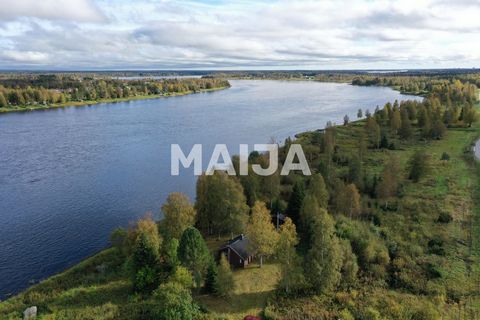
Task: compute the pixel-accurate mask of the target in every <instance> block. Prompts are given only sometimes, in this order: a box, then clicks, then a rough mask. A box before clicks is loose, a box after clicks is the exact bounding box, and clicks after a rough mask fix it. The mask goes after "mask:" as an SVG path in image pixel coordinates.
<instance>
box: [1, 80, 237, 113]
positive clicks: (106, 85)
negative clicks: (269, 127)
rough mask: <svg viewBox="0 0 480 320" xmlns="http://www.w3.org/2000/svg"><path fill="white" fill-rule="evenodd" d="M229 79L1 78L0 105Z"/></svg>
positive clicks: (158, 91) (206, 85) (125, 94)
mask: <svg viewBox="0 0 480 320" xmlns="http://www.w3.org/2000/svg"><path fill="white" fill-rule="evenodd" d="M228 86H229V83H228V81H226V80H222V79H215V78H211V77H205V78H179V79H176V78H175V79H141V80H121V79H114V78H107V77H104V78H97V77H78V76H71V75H69V76H59V75H39V76H36V77H26V78H25V77H17V78H15V77H14V78H7V79H0V108H13V107H25V106H35V105H50V104H55V103H59V104H61V103H65V102H69V101H76V102H82V101H97V100H102V99H118V98H129V97H135V96H149V95H168V94H175V93H185V92H198V91H201V90H208V89H214V88H221V87H228Z"/></svg>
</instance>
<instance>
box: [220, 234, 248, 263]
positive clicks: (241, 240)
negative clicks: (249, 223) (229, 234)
mask: <svg viewBox="0 0 480 320" xmlns="http://www.w3.org/2000/svg"><path fill="white" fill-rule="evenodd" d="M248 242H249V241H248V239H247V237H245V236H244V235H243V234H241V235H239V236H237V237H235V238H233V239H232V240H230V241H228V243H227V244H226V245H224V246H223V247H222V248H221V249H220V250H224V249H226V248H230V249H232V250H233V251H235V252H236V253H237V254H238V255H239V256H240V258H242V259H243V260H246V259H247V258H248V257H250V256H252V253H251V252H250V250H248V249H249V248H248Z"/></svg>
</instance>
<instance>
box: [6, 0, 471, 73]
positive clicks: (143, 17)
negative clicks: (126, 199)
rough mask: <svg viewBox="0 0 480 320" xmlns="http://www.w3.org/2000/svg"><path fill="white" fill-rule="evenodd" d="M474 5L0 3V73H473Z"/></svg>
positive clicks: (465, 1)
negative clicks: (425, 70)
mask: <svg viewBox="0 0 480 320" xmlns="http://www.w3.org/2000/svg"><path fill="white" fill-rule="evenodd" d="M478 17H480V2H479V1H476V0H457V1H448V0H415V1H410V0H402V1H375V0H372V1H365V0H352V1H345V0H343V1H342V0H339V1H329V0H324V1H248V0H247V1H220V0H210V1H207V0H205V1H148V0H140V1H122V0H119V1H113V0H70V1H66V0H65V1H59V0H43V1H38V0H2V2H1V4H0V69H59V70H61V69H65V70H71V69H75V70H81V69H397V68H401V69H404V68H452V67H463V68H471V67H480V41H479V40H480V19H479V18H478Z"/></svg>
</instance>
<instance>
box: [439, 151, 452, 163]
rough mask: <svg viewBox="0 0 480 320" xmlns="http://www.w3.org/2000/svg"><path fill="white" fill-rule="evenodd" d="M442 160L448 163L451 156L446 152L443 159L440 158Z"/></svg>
mask: <svg viewBox="0 0 480 320" xmlns="http://www.w3.org/2000/svg"><path fill="white" fill-rule="evenodd" d="M440 160H444V161H448V160H450V155H449V154H448V153H446V152H444V153H442V157H441V158H440Z"/></svg>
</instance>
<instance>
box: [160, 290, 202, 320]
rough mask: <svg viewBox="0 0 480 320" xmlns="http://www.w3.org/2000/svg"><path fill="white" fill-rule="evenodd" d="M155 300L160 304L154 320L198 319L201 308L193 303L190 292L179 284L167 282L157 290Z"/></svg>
mask: <svg viewBox="0 0 480 320" xmlns="http://www.w3.org/2000/svg"><path fill="white" fill-rule="evenodd" d="M154 298H155V300H156V301H157V302H158V304H157V308H155V310H154V312H153V313H154V317H155V318H154V319H158V320H171V319H179V320H183V319H185V320H187V319H196V318H197V316H198V315H199V307H198V306H197V305H196V304H195V303H194V302H193V299H192V295H191V294H190V290H188V289H186V288H185V287H183V286H182V285H181V284H180V283H178V282H167V283H164V284H162V285H160V287H159V288H158V289H157V290H155V292H154Z"/></svg>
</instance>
